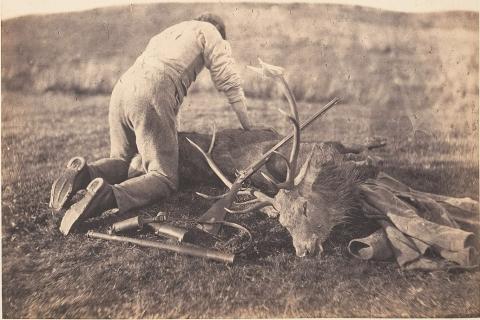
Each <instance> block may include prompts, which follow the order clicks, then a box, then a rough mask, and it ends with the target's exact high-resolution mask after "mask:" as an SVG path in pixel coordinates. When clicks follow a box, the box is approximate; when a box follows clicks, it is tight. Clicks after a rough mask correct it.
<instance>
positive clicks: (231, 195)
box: [187, 97, 340, 235]
mask: <svg viewBox="0 0 480 320" xmlns="http://www.w3.org/2000/svg"><path fill="white" fill-rule="evenodd" d="M339 101H340V98H338V97H336V98H334V99H332V100H331V101H330V102H329V103H327V104H326V105H325V106H324V107H323V108H322V109H320V110H319V111H317V112H316V113H315V114H313V115H312V116H311V117H310V118H309V119H307V120H306V121H305V122H304V123H302V124H301V125H300V130H302V129H304V128H306V127H308V126H309V125H310V124H311V123H312V122H313V121H315V120H316V119H317V118H319V117H320V116H322V115H324V114H325V113H326V112H327V111H328V110H330V109H331V108H332V107H333V106H334V105H335V104H337V102H339ZM293 136H294V132H291V133H290V134H289V135H288V136H286V137H284V138H283V139H282V140H280V141H279V142H278V143H277V144H276V145H275V146H273V147H272V148H271V149H270V150H268V151H267V152H265V153H264V154H263V155H262V156H261V157H260V158H259V159H258V160H257V161H255V162H254V163H253V164H251V165H250V166H248V167H247V168H246V169H244V170H242V171H241V172H239V174H238V176H237V178H236V179H235V181H234V182H233V183H231V182H230V181H228V180H227V179H225V177H224V175H223V174H222V173H221V170H220V169H219V168H218V166H217V165H216V164H215V162H214V161H213V159H212V150H213V146H214V144H215V127H214V132H213V137H212V141H211V143H210V147H209V149H208V151H207V152H205V151H203V150H202V148H200V147H199V146H198V145H197V144H195V143H194V142H193V141H192V140H190V139H188V138H187V140H188V142H189V143H191V144H192V145H193V146H194V147H195V148H196V149H198V150H199V151H200V152H201V153H202V154H203V156H204V157H205V159H206V160H207V162H208V164H209V165H210V167H211V168H212V170H213V171H214V172H215V174H216V175H217V176H218V177H219V178H220V179H221V180H222V182H223V183H224V184H225V185H226V186H227V187H228V188H229V189H230V190H229V191H228V192H227V193H225V194H223V195H221V196H218V197H215V198H216V199H218V201H217V202H215V203H214V204H213V205H212V206H211V207H210V209H208V210H207V211H206V212H205V213H204V214H203V215H202V216H201V217H200V218H199V219H198V220H197V222H198V224H197V227H198V228H199V229H201V230H203V231H205V232H208V233H211V234H213V235H216V234H218V232H219V231H220V227H221V223H219V222H222V221H224V219H225V215H226V210H225V208H230V207H231V206H232V204H233V201H234V199H235V196H236V194H237V192H238V191H239V190H240V189H241V187H242V184H243V182H244V181H245V180H246V179H248V178H249V177H250V176H251V175H252V174H253V173H255V172H256V171H257V170H259V169H260V168H261V167H262V166H263V165H264V164H265V163H266V162H267V161H268V160H269V159H270V156H271V155H272V154H274V153H276V152H277V149H279V148H280V147H281V146H283V145H284V144H285V143H287V142H288V141H289V140H290V139H292V137H293Z"/></svg>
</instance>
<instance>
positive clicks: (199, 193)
mask: <svg viewBox="0 0 480 320" xmlns="http://www.w3.org/2000/svg"><path fill="white" fill-rule="evenodd" d="M195 193H196V194H197V195H198V196H200V197H202V198H203V199H207V200H219V199H223V198H225V197H226V196H227V194H226V193H224V194H221V195H218V196H211V195H208V194H205V193H201V192H195Z"/></svg>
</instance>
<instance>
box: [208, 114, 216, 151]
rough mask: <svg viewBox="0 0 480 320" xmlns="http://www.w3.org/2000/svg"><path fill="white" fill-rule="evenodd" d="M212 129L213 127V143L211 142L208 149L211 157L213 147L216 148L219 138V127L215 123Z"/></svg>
mask: <svg viewBox="0 0 480 320" xmlns="http://www.w3.org/2000/svg"><path fill="white" fill-rule="evenodd" d="M212 127H213V132H212V141H210V147H208V152H207V154H209V155H210V156H211V154H212V150H213V147H214V146H215V139H216V137H217V126H216V125H215V122H213V125H212Z"/></svg>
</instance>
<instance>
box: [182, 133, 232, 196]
mask: <svg viewBox="0 0 480 320" xmlns="http://www.w3.org/2000/svg"><path fill="white" fill-rule="evenodd" d="M215 136H216V127H215V124H214V125H213V135H212V141H211V142H210V147H209V148H208V152H205V151H203V149H202V148H200V146H199V145H198V144H196V143H195V142H193V141H192V140H190V139H189V138H186V139H187V141H188V142H189V143H190V144H191V145H192V146H194V147H195V148H196V149H197V150H198V151H200V153H201V154H202V155H203V157H204V158H205V160H206V161H207V163H208V165H209V166H210V168H211V169H212V171H213V172H215V174H216V175H217V177H219V178H220V180H222V182H223V183H224V184H225V185H226V186H227V187H228V188H231V187H232V183H231V182H230V181H229V180H228V179H227V177H226V176H225V175H224V174H223V172H222V170H220V168H219V167H218V166H217V164H216V163H215V161H213V158H212V150H213V147H214V145H215Z"/></svg>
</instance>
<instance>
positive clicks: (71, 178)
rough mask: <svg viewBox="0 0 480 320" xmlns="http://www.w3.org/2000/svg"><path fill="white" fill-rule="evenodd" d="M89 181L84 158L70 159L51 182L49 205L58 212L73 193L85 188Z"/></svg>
mask: <svg viewBox="0 0 480 320" xmlns="http://www.w3.org/2000/svg"><path fill="white" fill-rule="evenodd" d="M90 181H91V177H90V173H89V171H88V167H87V162H86V161H85V159H84V158H82V157H74V158H72V159H70V161H68V164H67V168H66V169H65V171H64V172H63V174H62V175H61V176H60V177H59V178H58V179H57V180H55V181H54V182H53V185H52V190H51V192H50V203H49V207H50V208H52V210H53V211H54V212H56V213H57V212H59V211H60V210H61V209H63V208H65V206H66V204H67V202H68V201H70V200H71V199H72V197H73V196H74V195H75V193H76V192H77V191H79V190H82V189H85V188H86V187H87V185H88V183H89V182H90Z"/></svg>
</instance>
